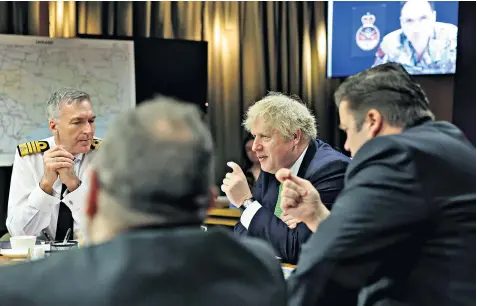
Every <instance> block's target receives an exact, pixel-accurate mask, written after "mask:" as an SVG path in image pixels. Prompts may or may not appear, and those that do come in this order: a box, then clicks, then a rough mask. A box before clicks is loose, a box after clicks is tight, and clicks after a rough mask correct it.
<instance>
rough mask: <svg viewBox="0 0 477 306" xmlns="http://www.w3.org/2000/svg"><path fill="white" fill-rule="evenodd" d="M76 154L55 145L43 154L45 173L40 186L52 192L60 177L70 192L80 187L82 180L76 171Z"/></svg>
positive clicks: (47, 191)
mask: <svg viewBox="0 0 477 306" xmlns="http://www.w3.org/2000/svg"><path fill="white" fill-rule="evenodd" d="M74 165H75V162H74V156H73V155H72V154H71V153H69V152H68V151H66V150H65V148H64V147H62V146H55V147H54V148H51V149H49V150H47V151H46V152H45V153H44V155H43V166H44V169H45V170H44V173H43V177H42V179H41V181H40V188H41V189H43V190H44V191H45V192H46V193H49V194H51V193H52V191H53V184H54V183H55V182H56V180H57V179H58V177H59V178H60V181H61V183H63V184H65V185H66V187H67V188H68V190H69V191H70V192H72V191H74V190H76V188H78V187H79V184H80V180H79V179H78V177H77V176H76V174H75V172H74Z"/></svg>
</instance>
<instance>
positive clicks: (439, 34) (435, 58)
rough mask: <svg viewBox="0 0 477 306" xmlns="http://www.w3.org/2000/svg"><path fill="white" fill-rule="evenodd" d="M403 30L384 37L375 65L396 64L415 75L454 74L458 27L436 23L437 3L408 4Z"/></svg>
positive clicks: (421, 0)
mask: <svg viewBox="0 0 477 306" xmlns="http://www.w3.org/2000/svg"><path fill="white" fill-rule="evenodd" d="M399 20H400V23H401V28H400V29H398V30H396V31H393V32H391V33H389V34H387V35H386V36H384V38H383V40H382V42H381V44H380V46H379V49H378V51H377V52H376V59H375V62H374V66H376V65H380V64H384V63H389V62H396V63H399V64H401V65H403V66H404V67H405V68H406V70H407V71H408V72H409V73H412V74H436V73H441V74H442V73H454V72H455V63H456V55H457V51H456V50H457V26H455V25H453V24H450V23H444V22H437V21H436V11H435V10H434V5H433V3H430V2H428V1H425V0H409V1H404V3H402V6H401V16H400V18H399Z"/></svg>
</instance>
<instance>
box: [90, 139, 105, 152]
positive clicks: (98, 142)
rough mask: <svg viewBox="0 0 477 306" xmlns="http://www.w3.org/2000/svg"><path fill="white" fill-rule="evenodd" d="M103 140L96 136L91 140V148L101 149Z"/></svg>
mask: <svg viewBox="0 0 477 306" xmlns="http://www.w3.org/2000/svg"><path fill="white" fill-rule="evenodd" d="M102 142H103V141H102V140H101V139H96V138H94V139H93V141H92V142H91V150H95V149H99V147H100V146H101V143H102Z"/></svg>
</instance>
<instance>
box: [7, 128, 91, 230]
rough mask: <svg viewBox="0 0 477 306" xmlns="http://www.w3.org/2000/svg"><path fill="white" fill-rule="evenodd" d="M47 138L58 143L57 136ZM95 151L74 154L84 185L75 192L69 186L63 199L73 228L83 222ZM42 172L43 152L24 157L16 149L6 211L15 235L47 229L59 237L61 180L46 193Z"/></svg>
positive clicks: (77, 173) (75, 167)
mask: <svg viewBox="0 0 477 306" xmlns="http://www.w3.org/2000/svg"><path fill="white" fill-rule="evenodd" d="M44 140H45V141H48V143H49V145H50V148H53V147H55V140H54V137H50V138H47V139H44ZM94 152H95V151H90V152H89V153H86V154H77V155H75V165H74V170H75V174H76V176H78V178H79V179H80V180H81V185H80V186H79V187H78V188H77V189H76V190H75V191H73V192H69V191H68V190H66V191H65V193H64V195H63V203H65V204H66V206H67V207H68V208H69V209H70V210H71V214H72V216H73V219H74V225H73V230H79V229H80V226H81V220H82V218H83V206H84V202H85V200H86V192H87V188H88V176H89V175H88V171H87V170H88V169H87V168H88V166H89V165H90V163H91V159H92V157H93V155H94ZM43 173H44V167H43V153H37V154H31V155H27V156H24V157H20V155H19V154H18V152H16V153H15V159H14V162H13V170H12V180H11V183H10V194H9V198H8V215H7V228H8V231H9V232H10V234H11V235H12V236H17V235H34V236H39V235H40V234H41V232H42V230H43V229H45V230H46V232H47V233H48V235H50V237H51V238H52V239H56V237H55V235H56V225H57V222H58V213H59V210H60V202H61V201H60V193H61V186H62V183H61V181H60V179H59V178H58V179H57V180H56V182H55V183H54V184H53V194H52V195H49V194H47V193H45V192H44V191H43V190H42V189H41V188H40V181H41V178H42V177H43ZM62 238H63V237H58V239H62Z"/></svg>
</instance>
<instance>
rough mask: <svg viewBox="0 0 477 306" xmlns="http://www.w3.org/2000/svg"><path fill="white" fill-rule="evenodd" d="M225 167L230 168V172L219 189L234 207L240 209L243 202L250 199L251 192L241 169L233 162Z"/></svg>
mask: <svg viewBox="0 0 477 306" xmlns="http://www.w3.org/2000/svg"><path fill="white" fill-rule="evenodd" d="M227 166H229V167H230V168H232V172H229V173H227V174H226V175H225V178H224V180H223V182H222V186H220V189H221V190H222V191H223V192H225V194H226V195H227V198H228V199H229V201H230V202H231V203H232V204H233V205H234V206H236V207H240V206H241V205H242V204H243V202H244V201H245V200H247V199H250V198H252V192H251V191H250V187H249V186H248V183H247V178H246V177H245V174H244V173H243V171H242V168H240V166H239V165H237V164H236V163H234V162H228V163H227Z"/></svg>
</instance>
